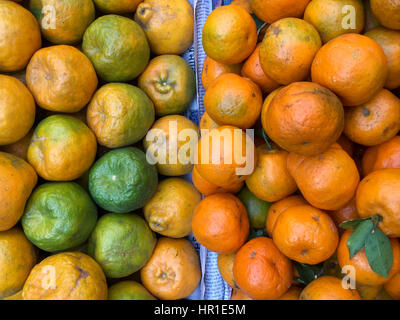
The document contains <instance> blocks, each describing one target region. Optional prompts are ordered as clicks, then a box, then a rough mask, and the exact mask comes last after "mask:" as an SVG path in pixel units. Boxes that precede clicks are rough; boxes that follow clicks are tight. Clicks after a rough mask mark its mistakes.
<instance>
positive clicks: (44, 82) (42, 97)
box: [26, 45, 98, 113]
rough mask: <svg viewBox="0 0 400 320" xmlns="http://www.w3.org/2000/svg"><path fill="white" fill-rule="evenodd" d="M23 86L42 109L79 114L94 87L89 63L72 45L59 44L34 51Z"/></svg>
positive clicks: (95, 81) (95, 76) (93, 72)
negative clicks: (26, 86) (25, 84)
mask: <svg viewBox="0 0 400 320" xmlns="http://www.w3.org/2000/svg"><path fill="white" fill-rule="evenodd" d="M26 83H27V85H28V88H29V90H30V91H31V92H32V94H33V96H34V98H35V101H36V102H37V104H38V105H39V106H40V107H42V108H43V109H46V110H50V111H59V112H70V113H71V112H78V111H80V110H81V109H82V108H83V107H84V106H85V105H86V104H87V103H88V102H89V101H90V98H91V97H92V95H93V92H94V91H95V90H96V88H97V83H98V81H97V75H96V72H95V70H94V68H93V66H92V64H91V63H90V60H89V59H88V58H87V57H86V56H85V55H84V54H83V53H82V52H81V51H79V50H78V49H76V48H75V47H72V46H66V45H58V46H52V47H47V48H42V49H40V50H39V51H37V52H36V53H35V54H34V55H33V57H32V59H31V61H30V62H29V64H28V66H27V68H26Z"/></svg>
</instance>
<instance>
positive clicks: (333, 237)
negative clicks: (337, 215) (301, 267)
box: [272, 205, 339, 264]
mask: <svg viewBox="0 0 400 320" xmlns="http://www.w3.org/2000/svg"><path fill="white" fill-rule="evenodd" d="M272 236H273V240H274V243H275V245H276V246H277V247H278V249H279V250H280V251H281V252H282V253H283V254H284V255H285V256H287V257H288V258H290V259H291V260H295V261H297V262H300V263H306V264H317V263H320V262H322V261H325V260H327V259H329V257H330V256H332V254H334V252H335V250H336V247H337V245H338V242H339V235H338V231H337V229H336V226H335V223H334V222H333V220H332V219H331V218H330V217H329V215H328V214H326V213H325V212H323V211H321V210H319V209H316V208H314V207H312V206H310V205H303V206H295V207H291V208H289V209H287V210H285V211H284V212H283V213H281V214H280V216H279V218H278V219H277V220H276V223H275V227H274V230H273V233H272Z"/></svg>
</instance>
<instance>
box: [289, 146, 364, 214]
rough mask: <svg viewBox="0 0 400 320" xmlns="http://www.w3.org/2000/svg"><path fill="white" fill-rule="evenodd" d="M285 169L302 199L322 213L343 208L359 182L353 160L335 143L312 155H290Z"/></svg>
mask: <svg viewBox="0 0 400 320" xmlns="http://www.w3.org/2000/svg"><path fill="white" fill-rule="evenodd" d="M288 169H289V172H290V174H291V175H292V176H293V178H294V180H295V181H296V183H297V186H298V187H299V189H300V191H301V193H302V194H303V196H304V198H305V199H306V200H307V201H308V202H309V203H310V204H311V205H312V206H314V207H317V208H319V209H323V210H337V209H340V208H341V207H343V206H344V205H345V204H346V203H347V202H349V201H350V200H351V198H353V196H354V194H355V192H356V189H357V186H358V183H359V181H360V175H359V173H358V169H357V166H356V164H355V162H354V160H353V159H352V158H350V156H349V155H348V154H347V152H346V151H344V150H343V149H342V148H341V147H340V146H339V145H338V144H337V143H335V144H333V145H332V146H331V147H330V148H329V149H328V150H327V151H325V152H323V153H321V154H319V155H316V156H309V157H306V156H300V155H297V154H295V153H290V154H289V157H288Z"/></svg>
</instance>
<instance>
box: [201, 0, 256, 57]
mask: <svg viewBox="0 0 400 320" xmlns="http://www.w3.org/2000/svg"><path fill="white" fill-rule="evenodd" d="M256 44H257V26H256V23H255V22H254V20H253V18H252V17H251V16H250V14H249V13H248V12H247V11H246V10H245V9H243V8H242V7H240V6H237V5H232V4H231V5H227V6H222V7H219V8H217V9H215V10H214V11H212V12H211V14H210V15H209V16H208V18H207V20H206V22H205V24H204V26H203V47H204V51H205V52H206V54H207V56H209V57H210V58H211V59H213V60H216V61H218V62H220V63H223V64H238V63H241V62H243V61H244V60H245V59H246V58H247V57H248V56H249V55H250V54H251V53H252V52H253V51H254V48H255V47H256Z"/></svg>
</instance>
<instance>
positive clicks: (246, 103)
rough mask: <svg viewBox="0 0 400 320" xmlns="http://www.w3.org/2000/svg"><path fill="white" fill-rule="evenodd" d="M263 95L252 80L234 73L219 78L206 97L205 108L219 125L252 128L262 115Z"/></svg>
mask: <svg viewBox="0 0 400 320" xmlns="http://www.w3.org/2000/svg"><path fill="white" fill-rule="evenodd" d="M262 103H263V102H262V93H261V90H260V88H259V87H258V86H257V85H256V84H255V83H254V82H253V81H251V80H250V79H247V78H243V77H241V76H238V75H236V74H234V73H226V74H223V75H221V76H219V77H218V78H217V79H216V80H215V81H214V82H213V83H212V84H211V85H210V87H209V88H208V90H207V91H206V94H205V95H204V107H205V109H206V112H207V113H208V114H209V116H210V117H211V118H212V119H213V120H214V121H215V122H216V123H218V124H219V125H231V126H235V127H239V128H241V129H248V128H251V127H252V126H253V125H254V123H255V122H256V121H257V119H258V117H259V116H260V113H261V106H262Z"/></svg>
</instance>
